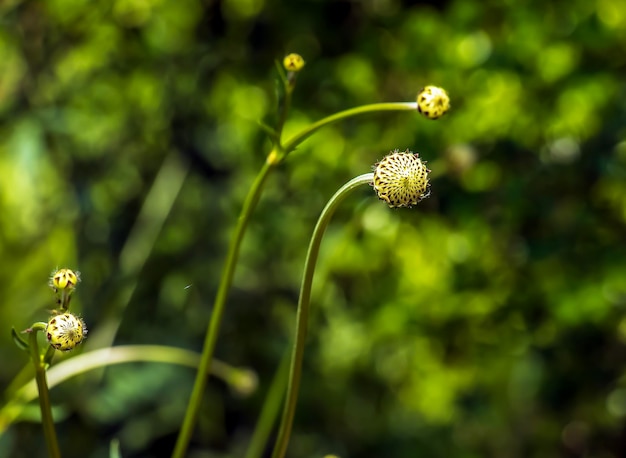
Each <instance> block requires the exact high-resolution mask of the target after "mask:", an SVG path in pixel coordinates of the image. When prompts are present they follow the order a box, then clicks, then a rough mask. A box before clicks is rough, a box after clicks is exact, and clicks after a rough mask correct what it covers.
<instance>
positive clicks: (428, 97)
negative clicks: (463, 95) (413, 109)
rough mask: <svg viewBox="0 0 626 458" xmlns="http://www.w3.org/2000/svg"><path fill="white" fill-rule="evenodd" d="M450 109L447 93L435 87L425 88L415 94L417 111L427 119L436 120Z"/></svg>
mask: <svg viewBox="0 0 626 458" xmlns="http://www.w3.org/2000/svg"><path fill="white" fill-rule="evenodd" d="M449 109H450V97H448V93H447V92H446V91H445V90H444V89H442V88H440V87H437V86H426V87H425V88H424V89H422V90H421V91H420V92H419V94H417V111H419V112H420V113H422V114H423V115H424V116H426V117H427V118H429V119H437V118H439V117H441V116H443V115H444V114H445V113H446V112H447V111H448V110H449Z"/></svg>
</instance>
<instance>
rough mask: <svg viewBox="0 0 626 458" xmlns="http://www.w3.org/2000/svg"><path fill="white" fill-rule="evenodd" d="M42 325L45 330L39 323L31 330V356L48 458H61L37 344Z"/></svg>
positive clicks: (44, 371)
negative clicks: (38, 332)
mask: <svg viewBox="0 0 626 458" xmlns="http://www.w3.org/2000/svg"><path fill="white" fill-rule="evenodd" d="M42 325H43V329H44V330H45V326H46V323H37V324H36V325H35V326H33V327H32V328H31V331H30V335H29V340H30V352H31V353H30V356H31V359H32V361H33V364H34V366H35V380H36V381H37V390H38V391H39V408H40V409H41V425H42V427H43V434H44V437H45V439H46V447H47V448H48V456H50V458H61V452H60V450H59V441H58V440H57V434H56V431H55V429H54V420H53V418H52V407H51V404H50V392H49V391H48V382H47V381H46V368H45V364H44V361H43V359H42V357H41V355H40V353H39V344H38V343H37V331H39V330H42V329H41V328H42Z"/></svg>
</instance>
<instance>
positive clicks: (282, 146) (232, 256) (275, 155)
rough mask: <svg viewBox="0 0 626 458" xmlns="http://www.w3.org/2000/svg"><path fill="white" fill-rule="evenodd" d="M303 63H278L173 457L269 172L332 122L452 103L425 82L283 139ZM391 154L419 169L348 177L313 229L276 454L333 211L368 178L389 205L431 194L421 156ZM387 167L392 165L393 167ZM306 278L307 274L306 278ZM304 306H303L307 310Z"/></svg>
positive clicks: (183, 441) (286, 426) (183, 444)
mask: <svg viewBox="0 0 626 458" xmlns="http://www.w3.org/2000/svg"><path fill="white" fill-rule="evenodd" d="M304 63H305V62H304V59H303V58H302V57H301V56H299V55H298V54H293V53H292V54H289V55H287V56H286V57H285V58H284V60H283V65H282V66H280V65H279V64H277V69H278V72H279V77H280V81H281V83H282V85H281V87H282V94H281V96H282V97H280V99H279V106H278V113H279V115H278V121H277V123H276V126H275V127H272V126H268V125H265V124H262V123H261V127H262V128H263V129H264V130H265V131H266V132H267V133H268V135H269V136H270V139H271V140H272V149H271V150H270V152H269V154H268V155H267V158H266V161H265V163H264V164H263V166H262V168H261V170H260V171H259V173H258V175H257V177H256V179H255V180H254V182H253V184H252V186H251V188H250V190H249V191H248V194H247V197H246V199H245V201H244V204H243V207H242V209H241V213H240V215H239V218H238V222H237V226H236V227H235V229H234V233H233V236H232V239H231V242H230V245H229V249H228V253H227V256H226V262H225V266H224V270H223V272H222V277H221V281H220V284H219V287H218V291H217V293H216V297H215V301H214V303H213V312H212V315H211V319H210V321H209V324H208V327H207V332H206V335H205V341H204V347H203V351H202V359H201V362H200V366H199V368H198V372H197V375H196V379H195V382H194V387H193V390H192V393H191V396H190V399H189V403H188V406H187V411H186V414H185V418H184V420H183V424H182V427H181V430H180V433H179V436H178V440H177V442H176V446H175V449H174V453H173V455H172V456H173V457H174V458H183V456H184V455H185V452H186V450H187V446H188V444H189V440H190V438H191V434H192V430H193V426H194V424H195V421H196V418H197V416H198V412H199V409H200V405H201V399H202V393H203V392H204V388H205V386H206V374H207V372H208V371H209V369H210V367H211V360H212V358H213V353H214V350H215V345H216V342H217V337H218V333H219V328H220V325H221V321H222V318H223V315H224V310H225V305H226V301H227V298H228V292H229V290H230V287H231V285H232V280H233V276H234V272H235V267H236V264H237V258H238V256H239V250H240V247H241V242H242V240H243V236H244V234H245V231H246V229H247V226H248V222H249V219H250V216H251V214H252V212H253V211H254V209H255V207H256V205H257V203H258V201H259V199H260V196H261V193H262V191H263V187H264V185H265V182H266V180H267V178H268V176H269V175H270V174H271V172H272V171H273V170H275V169H276V167H277V166H278V165H279V164H281V163H282V162H283V161H284V160H285V158H286V157H287V156H288V155H289V154H290V153H291V152H292V151H293V150H294V149H295V148H296V147H297V146H298V145H300V144H301V143H302V142H303V141H304V140H306V139H307V138H308V137H310V136H311V135H313V134H314V133H315V132H317V131H318V130H319V129H321V128H323V127H325V126H328V125H330V124H333V123H337V122H340V121H343V120H346V119H349V118H352V117H355V116H360V115H364V114H369V113H382V112H390V111H404V112H416V111H417V112H418V113H420V114H422V115H423V116H425V117H427V118H429V119H438V118H439V117H441V116H442V115H444V114H445V113H446V112H447V111H448V109H449V108H450V100H449V97H448V94H447V93H446V91H445V90H443V89H441V88H438V87H436V86H426V87H425V88H424V89H422V90H421V91H420V92H419V93H418V95H417V98H416V101H415V102H391V103H374V104H369V105H362V106H359V107H355V108H351V109H348V110H344V111H340V112H338V113H335V114H332V115H330V116H327V117H325V118H322V119H320V120H319V121H316V122H313V123H312V124H310V125H308V126H306V127H305V128H303V129H302V130H300V131H299V132H297V133H296V134H295V135H293V136H292V137H290V138H288V139H286V140H285V139H283V127H284V125H285V121H286V119H287V116H288V112H289V107H290V105H291V96H292V93H293V91H294V89H295V87H296V82H297V77H298V76H299V74H300V72H301V71H302V69H303V67H304ZM393 154H397V155H396V156H394V158H395V159H397V161H399V162H400V163H403V164H404V165H405V166H407V165H408V166H409V167H412V170H411V172H412V173H415V175H412V174H409V175H408V176H406V175H405V176H404V177H396V176H395V175H394V174H393V171H401V173H404V172H405V169H404V168H403V167H402V166H401V165H398V163H397V162H396V161H395V160H391V159H388V160H385V159H384V160H383V161H381V163H382V166H381V167H379V168H378V169H377V171H376V172H375V173H373V174H372V173H368V174H365V175H362V176H360V177H357V178H355V179H354V180H351V181H350V182H348V183H347V184H346V185H344V187H342V188H341V189H340V190H339V191H338V192H337V194H336V195H335V196H334V197H333V198H332V199H331V201H330V202H329V204H328V205H327V207H326V208H325V209H324V211H323V212H322V216H321V217H320V220H319V221H318V225H317V226H316V229H315V231H314V235H313V238H312V240H311V245H310V246H309V254H308V255H307V261H306V263H305V274H304V275H305V276H304V279H303V283H302V286H301V291H300V295H301V296H300V297H301V301H300V303H299V306H298V317H297V322H298V324H297V326H296V339H295V343H294V350H293V356H292V360H291V369H290V375H289V390H288V394H287V397H288V399H287V401H286V404H285V411H284V413H283V419H282V424H281V428H280V432H279V438H278V441H277V443H276V447H275V449H274V455H273V456H274V458H277V457H282V456H284V453H285V451H286V446H287V441H288V437H289V432H290V429H291V421H292V420H293V413H294V411H295V401H296V398H297V392H298V386H299V377H300V369H299V365H300V364H301V361H302V355H303V351H304V338H305V335H306V323H307V314H308V312H306V309H307V308H308V297H309V295H310V287H311V280H312V277H313V271H314V266H315V260H316V258H317V250H318V249H319V244H320V243H321V235H322V234H323V232H324V229H325V227H326V226H327V224H328V221H329V219H330V216H331V215H332V212H333V211H334V209H335V207H336V206H337V205H338V203H339V202H340V201H341V200H343V198H344V196H345V195H346V194H347V193H348V192H349V191H350V190H352V189H354V188H355V187H357V186H358V185H360V184H364V183H369V184H371V185H373V186H374V189H375V190H376V192H377V194H378V196H379V198H381V199H382V200H385V201H386V202H387V203H388V204H389V206H392V207H393V206H398V207H403V206H411V205H415V204H416V203H417V202H418V201H419V200H421V199H422V198H423V197H425V196H426V195H427V194H428V179H427V176H426V173H427V169H426V168H425V165H424V163H423V162H422V161H421V159H419V158H418V157H417V156H416V155H413V154H412V153H410V152H405V153H402V154H400V153H393ZM403 154H410V159H409V156H404V155H403ZM387 166H389V167H387ZM389 169H391V171H390V170H389ZM407 173H408V172H407ZM397 185H399V187H395V186H397ZM309 277H310V278H309ZM307 278H309V279H308V280H307ZM302 298H305V299H304V301H305V302H306V304H307V305H306V306H303V305H302V300H303V299H302ZM303 308H304V309H305V311H304V312H303ZM260 442H263V441H260ZM260 453H261V452H260V451H258V452H251V453H249V454H248V456H258V455H260Z"/></svg>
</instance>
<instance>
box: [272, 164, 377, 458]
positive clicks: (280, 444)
mask: <svg viewBox="0 0 626 458" xmlns="http://www.w3.org/2000/svg"><path fill="white" fill-rule="evenodd" d="M373 177H374V174H373V173H366V174H363V175H360V176H358V177H356V178H353V179H352V180H350V181H349V182H347V183H346V184H345V185H343V186H342V187H341V188H340V189H339V191H337V192H336V193H335V195H334V196H333V197H332V198H331V199H330V200H329V201H328V203H327V204H326V207H324V210H322V213H321V215H320V217H319V219H318V220H317V224H316V225H315V229H314V230H313V236H312V237H311V241H310V242H309V249H308V252H307V255H306V260H305V262H304V274H303V277H302V284H301V286H300V297H299V299H298V314H297V318H296V336H295V341H294V344H293V352H292V357H291V367H290V370H289V383H288V385H287V397H286V400H285V407H284V410H283V416H282V419H281V423H280V429H279V431H278V438H277V439H276V444H275V445H274V452H273V453H272V458H283V457H284V456H285V452H286V451H287V445H288V443H289V436H290V435H291V426H292V424H293V418H294V415H295V412H296V403H297V401H298V391H299V389H300V378H301V376H302V360H303V357H304V346H305V343H306V334H307V324H308V321H309V308H310V307H309V305H310V302H311V285H312V284H313V274H314V273H315V264H316V262H317V257H318V254H319V250H320V245H321V243H322V237H323V236H324V232H325V231H326V228H327V227H328V223H329V222H330V218H331V217H332V215H333V213H334V211H335V209H336V208H337V206H338V205H339V204H340V203H341V202H342V201H343V200H344V199H345V198H346V196H347V195H348V194H350V192H351V191H352V190H354V189H355V188H357V187H358V186H360V185H362V184H366V183H371V182H372V179H373Z"/></svg>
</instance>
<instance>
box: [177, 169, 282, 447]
mask: <svg viewBox="0 0 626 458" xmlns="http://www.w3.org/2000/svg"><path fill="white" fill-rule="evenodd" d="M274 165H275V164H271V163H269V162H265V164H264V165H263V167H262V168H261V171H260V172H259V174H258V175H257V177H256V179H255V181H254V183H253V184H252V187H251V188H250V191H249V192H248V195H247V197H246V200H245V201H244V204H243V208H242V210H241V214H240V215H239V220H238V221H237V227H236V228H235V234H234V236H233V239H232V240H231V243H230V246H229V248H228V254H227V257H226V264H225V266H224V271H223V272H222V279H221V282H220V284H219V287H218V290H217V295H216V296H215V302H214V304H213V313H212V314H211V319H210V320H209V325H208V329H207V333H206V337H205V339H204V347H203V349H202V356H201V359H200V365H199V366H198V372H197V373H196V379H195V382H194V385H193V390H192V392H191V397H190V399H189V403H188V404H187V411H186V412H185V418H184V419H183V424H182V426H181V429H180V432H179V434H178V439H177V441H176V446H175V448H174V452H173V454H172V457H173V458H183V456H184V455H185V452H186V450H187V445H188V444H189V439H190V438H191V433H192V431H193V427H194V423H195V421H196V418H197V417H198V411H199V410H200V404H201V401H202V394H203V393H204V388H205V387H206V380H207V376H206V374H207V373H208V372H209V370H210V368H211V360H212V359H213V352H214V350H215V343H216V342H217V336H218V334H219V328H220V325H221V323H222V316H223V315H224V307H225V304H226V298H227V297H228V291H229V289H230V286H231V284H232V281H233V276H234V273H235V266H236V264H237V258H238V256H239V249H240V247H241V241H242V240H243V235H244V233H245V231H246V228H247V227H248V221H249V220H250V215H251V214H252V212H253V211H254V209H255V207H256V204H257V203H258V201H259V198H260V197H261V192H262V190H263V185H264V183H265V180H266V179H267V176H268V175H269V173H270V171H271V170H272V169H273V168H274Z"/></svg>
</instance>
